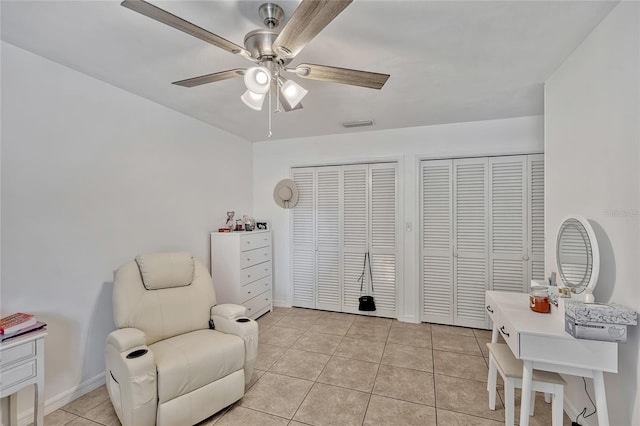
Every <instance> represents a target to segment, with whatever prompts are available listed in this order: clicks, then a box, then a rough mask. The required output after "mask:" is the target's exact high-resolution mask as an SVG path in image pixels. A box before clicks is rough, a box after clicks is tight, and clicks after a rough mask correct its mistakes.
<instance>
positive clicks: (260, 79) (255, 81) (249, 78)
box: [244, 67, 271, 95]
mask: <svg viewBox="0 0 640 426" xmlns="http://www.w3.org/2000/svg"><path fill="white" fill-rule="evenodd" d="M244 84H245V86H247V89H249V90H251V91H252V92H253V93H257V94H260V95H264V94H265V93H267V92H268V91H269V87H270V85H271V71H270V70H269V69H268V68H266V67H251V68H249V69H248V70H247V71H246V72H245V73H244Z"/></svg>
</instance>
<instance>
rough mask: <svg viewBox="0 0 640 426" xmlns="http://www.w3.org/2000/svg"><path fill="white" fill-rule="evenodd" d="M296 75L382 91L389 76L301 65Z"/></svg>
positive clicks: (323, 66)
mask: <svg viewBox="0 0 640 426" xmlns="http://www.w3.org/2000/svg"><path fill="white" fill-rule="evenodd" d="M296 74H297V75H298V76H300V77H302V78H308V79H311V80H322V81H332V82H334V83H342V84H350V85H352V86H361V87H368V88H370V89H378V90H380V89H382V86H384V84H385V83H386V82H387V79H388V78H389V74H380V73H377V72H369V71H359V70H352V69H349V68H338V67H330V66H327V65H314V64H300V65H298V66H297V67H296Z"/></svg>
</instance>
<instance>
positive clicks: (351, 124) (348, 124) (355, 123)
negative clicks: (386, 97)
mask: <svg viewBox="0 0 640 426" xmlns="http://www.w3.org/2000/svg"><path fill="white" fill-rule="evenodd" d="M374 124H375V123H374V122H373V120H360V121H345V122H344V123H342V126H343V127H346V128H347V129H350V128H352V127H366V126H373V125H374Z"/></svg>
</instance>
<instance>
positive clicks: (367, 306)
mask: <svg viewBox="0 0 640 426" xmlns="http://www.w3.org/2000/svg"><path fill="white" fill-rule="evenodd" d="M367 259H369V277H371V292H372V293H373V274H372V272H371V258H370V257H369V252H366V253H365V254H364V265H362V275H360V278H358V281H360V294H362V289H363V286H364V274H365V271H366V269H367ZM358 302H359V303H358V310H359V311H368V312H371V311H375V310H376V301H375V300H374V299H373V296H360V297H359V298H358Z"/></svg>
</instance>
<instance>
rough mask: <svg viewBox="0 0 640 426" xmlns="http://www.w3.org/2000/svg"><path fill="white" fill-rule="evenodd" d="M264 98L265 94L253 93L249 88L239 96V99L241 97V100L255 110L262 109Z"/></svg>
mask: <svg viewBox="0 0 640 426" xmlns="http://www.w3.org/2000/svg"><path fill="white" fill-rule="evenodd" d="M264 98H265V95H264V94H263V93H262V94H261V93H255V92H252V91H251V90H247V91H246V92H244V93H243V95H242V96H240V99H242V102H244V104H245V105H246V106H248V107H249V108H251V109H253V110H256V111H260V110H262V104H263V103H264Z"/></svg>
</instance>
